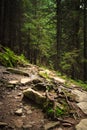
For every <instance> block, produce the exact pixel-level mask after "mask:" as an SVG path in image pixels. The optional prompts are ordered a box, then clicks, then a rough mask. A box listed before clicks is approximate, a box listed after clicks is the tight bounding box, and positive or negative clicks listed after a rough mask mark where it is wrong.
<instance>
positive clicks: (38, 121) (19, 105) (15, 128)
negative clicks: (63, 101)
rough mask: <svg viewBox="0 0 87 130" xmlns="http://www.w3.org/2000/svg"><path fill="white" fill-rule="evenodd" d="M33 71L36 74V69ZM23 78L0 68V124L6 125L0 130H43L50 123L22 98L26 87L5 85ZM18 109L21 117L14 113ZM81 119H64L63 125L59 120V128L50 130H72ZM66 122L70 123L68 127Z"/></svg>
mask: <svg viewBox="0 0 87 130" xmlns="http://www.w3.org/2000/svg"><path fill="white" fill-rule="evenodd" d="M33 69H34V72H35V73H36V72H37V68H33ZM33 69H32V70H31V71H33ZM35 69H36V70H35ZM34 72H33V73H34ZM24 77H25V76H23V75H18V74H12V73H10V72H7V71H6V68H5V67H3V66H0V122H3V123H6V124H5V125H0V130H44V126H45V124H47V123H49V122H51V121H52V118H51V119H50V118H49V117H47V116H46V114H45V113H44V112H43V111H42V109H40V108H39V107H38V106H37V105H36V104H35V103H34V102H32V101H30V100H27V99H24V98H23V93H22V92H23V90H24V89H26V88H27V85H18V86H16V87H14V88H10V87H9V88H8V87H7V84H6V83H7V82H8V81H10V80H20V79H21V78H24ZM19 109H22V113H21V115H17V114H16V113H15V112H16V111H17V110H19ZM82 118H85V115H84V114H83V113H82V114H81V117H80V118H78V119H75V118H70V117H66V118H65V119H64V120H67V123H66V124H65V125H64V122H63V120H62V121H61V119H60V122H61V123H60V126H56V127H55V128H52V130H58V129H59V128H62V130H74V129H75V125H76V124H77V123H78V122H79V121H80V120H81V119H82ZM68 121H69V122H72V123H71V125H70V126H69V123H68Z"/></svg>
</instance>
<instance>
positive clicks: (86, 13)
mask: <svg viewBox="0 0 87 130" xmlns="http://www.w3.org/2000/svg"><path fill="white" fill-rule="evenodd" d="M84 81H87V0H84Z"/></svg>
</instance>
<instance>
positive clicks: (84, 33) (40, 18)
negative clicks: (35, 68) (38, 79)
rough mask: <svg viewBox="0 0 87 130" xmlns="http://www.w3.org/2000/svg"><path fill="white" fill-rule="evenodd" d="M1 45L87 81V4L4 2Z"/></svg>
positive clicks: (0, 4)
mask: <svg viewBox="0 0 87 130" xmlns="http://www.w3.org/2000/svg"><path fill="white" fill-rule="evenodd" d="M0 44H1V45H3V46H7V47H9V48H11V49H12V50H14V51H15V52H16V53H17V54H21V53H23V54H24V55H25V56H26V57H27V58H28V59H29V61H30V62H31V63H34V64H37V65H44V66H48V67H49V68H51V69H55V70H59V71H61V72H62V73H65V74H67V75H68V76H70V77H71V78H73V79H80V80H84V81H87V0H21V1H20V0H15V1H13V0H1V1H0Z"/></svg>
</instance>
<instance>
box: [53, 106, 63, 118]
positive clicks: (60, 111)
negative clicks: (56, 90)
mask: <svg viewBox="0 0 87 130" xmlns="http://www.w3.org/2000/svg"><path fill="white" fill-rule="evenodd" d="M64 114H65V111H64V110H62V109H60V108H59V107H56V109H55V116H57V117H58V116H62V115H64Z"/></svg>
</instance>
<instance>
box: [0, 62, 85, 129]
mask: <svg viewBox="0 0 87 130" xmlns="http://www.w3.org/2000/svg"><path fill="white" fill-rule="evenodd" d="M85 122H87V92H86V91H84V90H82V89H81V88H80V87H77V86H75V85H73V84H70V85H69V86H68V87H67V86H66V80H64V79H62V78H60V77H58V76H57V75H56V73H55V72H53V71H50V70H47V69H43V68H40V67H38V66H35V65H31V64H29V65H27V66H26V67H18V68H5V67H3V66H0V129H1V130H10V129H13V130H27V129H29V130H36V129H37V130H49V129H52V130H57V129H58V130H74V129H76V130H87V125H86V123H85Z"/></svg>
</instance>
